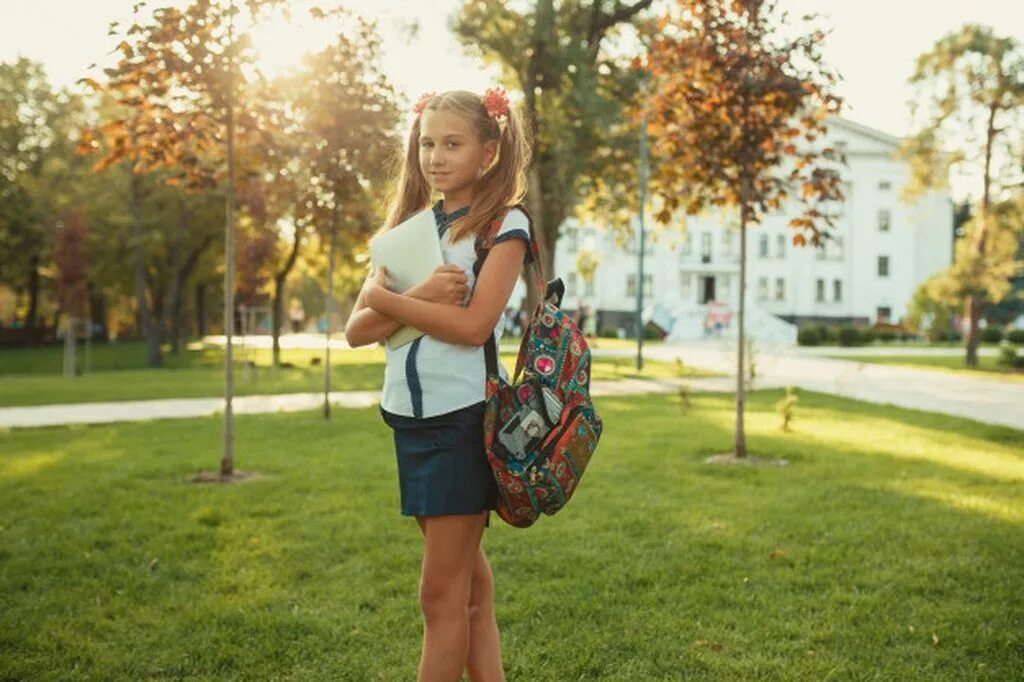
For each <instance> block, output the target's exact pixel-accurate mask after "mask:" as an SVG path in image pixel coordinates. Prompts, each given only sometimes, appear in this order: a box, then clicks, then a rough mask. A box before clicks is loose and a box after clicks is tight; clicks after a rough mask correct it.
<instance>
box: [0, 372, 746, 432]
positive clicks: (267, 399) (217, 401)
mask: <svg viewBox="0 0 1024 682" xmlns="http://www.w3.org/2000/svg"><path fill="white" fill-rule="evenodd" d="M683 383H684V382H683V381H682V380H681V379H621V380H618V381H595V382H594V383H593V384H592V386H591V393H592V394H593V395H595V396H611V395H639V394H643V393H674V392H675V391H677V390H678V389H679V386H680V385H682V384H683ZM685 383H687V384H689V385H690V387H691V389H693V390H697V391H729V390H731V382H730V380H727V379H725V378H720V379H714V378H707V379H697V380H689V381H686V382H685ZM379 400H380V391H336V392H332V393H331V404H332V405H334V406H337V407H371V406H374V405H376V404H377V403H378V401H379ZM323 401H324V397H323V393H287V394H282V395H247V396H240V397H236V398H235V399H234V400H233V401H232V407H233V409H234V412H235V414H260V413H266V412H299V411H302V410H315V409H319V408H320V407H321V406H322V405H323ZM223 410H224V399H223V398H173V399H167V400H130V401H123V402H107V403H79V404H70V405H40V406H35V407H3V408H0V428H3V427H36V426H55V425H60V424H104V423H111V422H124V421H147V420H150V419H181V418H186V417H206V416H209V415H213V414H217V413H219V412H223Z"/></svg>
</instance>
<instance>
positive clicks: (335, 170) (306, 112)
mask: <svg viewBox="0 0 1024 682" xmlns="http://www.w3.org/2000/svg"><path fill="white" fill-rule="evenodd" d="M317 16H319V18H321V19H324V20H331V21H336V22H337V23H338V24H339V28H340V31H339V33H338V35H337V36H336V38H335V40H334V41H333V42H332V43H331V44H329V45H328V46H326V47H325V48H324V49H323V50H321V51H319V52H317V53H315V54H311V55H307V57H306V58H305V59H304V60H303V63H302V65H301V67H300V68H298V69H296V70H295V71H294V72H293V73H291V74H290V75H288V76H286V77H283V78H281V79H279V80H278V81H276V82H275V83H273V84H272V86H271V88H272V91H273V93H274V95H272V96H265V97H263V98H262V100H263V101H265V102H267V103H268V106H267V107H266V108H265V109H264V110H263V111H262V112H261V121H264V122H265V123H264V125H263V126H262V127H263V128H264V129H266V130H273V131H276V136H275V137H274V138H272V139H271V140H269V141H268V144H267V145H265V146H260V147H259V152H260V154H261V155H262V156H263V157H264V158H267V159H271V160H272V163H273V170H272V172H271V173H267V174H266V175H265V177H267V178H268V180H267V181H266V182H265V183H264V184H263V188H264V191H263V192H262V194H261V196H262V198H263V204H264V206H265V212H266V213H267V214H268V215H270V216H273V218H272V219H273V220H278V219H282V218H284V219H287V222H288V223H290V227H291V242H292V243H291V244H290V246H289V247H288V248H286V249H282V250H281V251H282V252H281V254H280V256H281V257H279V258H278V265H277V266H276V268H275V271H274V273H273V283H274V294H273V295H274V300H273V324H272V327H273V340H274V344H273V345H274V363H275V365H276V364H277V363H278V362H279V343H278V338H279V335H280V329H281V326H282V324H283V320H284V301H285V296H286V292H285V281H286V279H287V277H288V275H289V273H291V272H292V269H293V267H294V266H295V264H296V262H297V261H298V257H299V253H300V249H301V246H302V243H303V240H304V239H306V238H308V236H309V234H310V233H311V232H316V233H318V234H319V235H321V237H322V238H323V239H322V243H323V242H327V243H329V242H330V241H331V240H332V238H333V240H334V242H335V243H337V242H339V241H340V245H341V248H342V254H341V255H342V260H343V261H344V262H346V263H353V262H354V261H353V259H354V258H355V254H356V253H357V252H358V251H359V250H361V249H363V248H364V247H365V243H366V239H367V238H368V237H369V236H370V234H372V232H373V231H374V230H375V228H376V225H377V223H378V221H377V220H375V219H374V218H373V215H374V212H375V210H376V208H377V206H376V204H378V203H379V201H378V198H377V196H376V195H375V193H374V192H373V191H371V188H372V187H374V186H377V187H379V186H380V185H381V184H382V182H383V181H384V180H385V177H384V174H385V172H386V171H387V168H388V161H389V160H390V157H391V156H392V155H393V153H394V150H395V149H397V148H399V145H400V143H399V140H398V139H397V137H396V135H395V130H396V127H397V125H398V119H399V112H398V109H397V106H396V101H397V99H398V97H397V94H396V92H395V90H394V88H393V87H392V85H391V84H390V83H389V81H388V79H387V77H386V76H385V74H384V73H383V72H382V71H381V69H380V63H379V62H380V56H379V54H380V39H379V37H378V36H377V33H376V29H375V27H374V26H373V25H372V24H371V23H369V22H367V21H365V20H364V19H362V18H361V17H358V16H355V15H353V14H351V13H349V12H346V11H344V10H341V9H334V10H330V11H326V10H319V11H318V15H317ZM339 238H340V239H339ZM332 274H333V273H332ZM328 289H329V290H333V286H329V287H328ZM329 365H330V363H329V362H327V363H325V368H326V371H327V372H328V374H327V375H326V376H328V377H329V376H330V375H329V371H330V369H329ZM325 405H327V404H326V403H325ZM325 409H329V407H325Z"/></svg>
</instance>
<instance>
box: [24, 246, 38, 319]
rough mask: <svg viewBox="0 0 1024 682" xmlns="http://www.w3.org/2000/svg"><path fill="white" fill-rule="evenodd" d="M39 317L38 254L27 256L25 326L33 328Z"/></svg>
mask: <svg viewBox="0 0 1024 682" xmlns="http://www.w3.org/2000/svg"><path fill="white" fill-rule="evenodd" d="M38 317H39V255H38V254H35V253H34V254H32V255H31V256H30V257H29V271H28V314H27V315H26V316H25V327H26V328H27V329H32V330H34V329H35V328H36V319H37V318H38Z"/></svg>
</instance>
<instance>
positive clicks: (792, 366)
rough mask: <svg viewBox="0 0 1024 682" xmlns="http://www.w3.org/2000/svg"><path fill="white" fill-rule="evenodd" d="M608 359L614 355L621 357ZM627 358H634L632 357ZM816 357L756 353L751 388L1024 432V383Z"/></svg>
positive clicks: (729, 368) (728, 346)
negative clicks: (814, 394)
mask: <svg viewBox="0 0 1024 682" xmlns="http://www.w3.org/2000/svg"><path fill="white" fill-rule="evenodd" d="M878 350H879V351H880V352H879V353H878V354H880V355H884V354H886V353H884V352H881V351H885V350H886V349H884V348H880V349H878ZM940 350H942V349H940ZM597 352H603V351H597ZM607 353H608V354H613V353H614V354H618V353H619V351H618V350H614V351H607ZM631 353H632V354H635V351H631ZM734 353H735V348H734V343H732V342H728V341H722V342H709V343H701V344H684V345H655V346H650V347H647V348H645V352H644V355H645V356H646V357H649V358H657V359H662V360H673V359H674V358H676V357H679V358H681V359H682V360H683V362H685V363H686V364H687V365H690V366H694V367H700V368H702V369H708V370H712V371H717V372H723V373H732V372H734V371H735V367H734V365H735V362H736V360H735V355H734ZM816 355H817V354H816V353H807V352H804V350H803V349H798V348H791V347H790V348H781V347H777V348H771V347H768V348H762V349H760V350H757V351H755V368H756V371H757V375H758V377H759V378H758V380H757V381H756V382H755V385H754V387H755V388H768V387H775V386H781V385H792V386H796V387H797V388H803V389H807V390H813V391H821V392H823V393H832V394H835V395H841V396H845V397H847V398H855V399H857V400H864V401H867V402H872V403H879V404H883V405H898V406H900V407H909V408H912V409H918V410H927V411H929V412H941V413H943V414H949V415H954V416H959V417H967V418H969V419H976V420H978V421H982V422H986V423H989V424H1002V425H1005V426H1011V427H1013V428H1016V429H1022V430H1024V382H1019V381H1004V380H999V379H997V378H978V377H973V376H965V375H960V374H954V373H951V372H938V371H934V370H928V369H916V368H912V367H901V366H897V365H881V364H874V363H870V362H857V361H854V360H838V359H834V358H826V357H816Z"/></svg>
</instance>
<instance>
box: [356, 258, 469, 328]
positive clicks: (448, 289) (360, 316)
mask: <svg viewBox="0 0 1024 682" xmlns="http://www.w3.org/2000/svg"><path fill="white" fill-rule="evenodd" d="M382 272H383V271H382ZM374 279H376V278H370V279H368V280H367V281H366V282H364V283H363V286H362V288H361V289H360V290H359V295H358V296H357V297H356V302H355V305H354V306H352V313H351V314H350V315H349V316H348V320H347V321H346V322H345V340H346V341H347V342H348V345H350V346H352V347H353V348H358V347H359V346H365V345H368V344H371V343H374V342H383V341H384V339H386V338H387V337H389V336H391V335H392V334H394V333H395V331H397V330H398V329H399V328H400V327H401V326H402V323H401V322H398V321H396V320H394V319H392V318H390V317H388V316H387V315H382V314H381V313H378V312H377V311H375V310H373V309H372V308H369V307H367V305H366V293H367V290H368V289H369V287H370V284H371V282H372V281H374ZM385 280H386V275H384V276H382V277H381V278H380V279H378V280H377V281H378V283H380V284H383V285H384V286H386V281H385ZM466 291H467V289H466V274H465V273H464V272H463V271H462V269H461V268H460V267H459V266H457V265H441V266H439V267H438V268H437V269H436V270H434V272H433V273H431V275H430V276H429V277H427V279H425V280H423V281H422V282H419V283H418V284H416V285H414V286H413V287H412V288H411V289H409V290H408V291H406V292H405V295H406V296H408V297H411V298H415V299H422V300H424V301H432V302H435V304H436V305H440V306H443V307H446V308H451V309H456V308H457V309H461V308H462V306H461V305H460V304H461V302H462V300H463V299H464V298H465V297H466ZM456 302H458V303H456Z"/></svg>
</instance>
